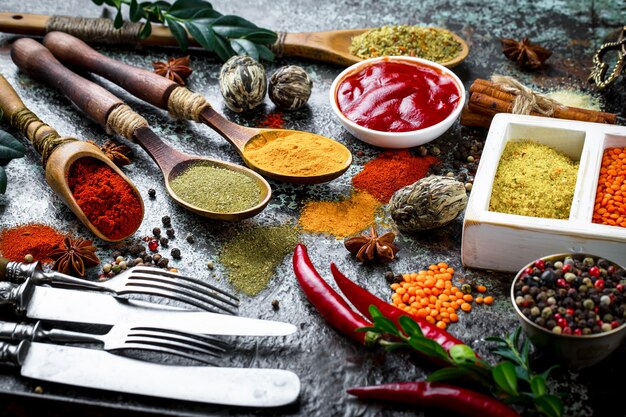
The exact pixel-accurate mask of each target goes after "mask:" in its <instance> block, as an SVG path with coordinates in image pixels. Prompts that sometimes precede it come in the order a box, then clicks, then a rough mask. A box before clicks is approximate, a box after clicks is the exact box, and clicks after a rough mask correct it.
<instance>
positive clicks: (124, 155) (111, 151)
mask: <svg viewBox="0 0 626 417" xmlns="http://www.w3.org/2000/svg"><path fill="white" fill-rule="evenodd" d="M87 142H89V143H92V144H94V145H96V146H97V147H98V148H100V150H101V151H102V152H104V154H105V155H106V156H107V158H109V159H110V160H111V161H113V163H114V164H115V165H117V166H118V167H123V166H124V165H129V164H131V163H132V160H131V159H130V156H131V154H132V152H133V151H132V149H130V148H129V147H128V146H126V145H121V144H118V143H115V142H113V141H112V140H107V141H106V142H104V145H102V146H100V145H98V144H97V143H96V142H94V141H92V140H88V141H87Z"/></svg>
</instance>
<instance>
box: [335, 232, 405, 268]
mask: <svg viewBox="0 0 626 417" xmlns="http://www.w3.org/2000/svg"><path fill="white" fill-rule="evenodd" d="M395 238H396V235H395V234H393V232H387V233H385V234H384V235H382V236H380V237H379V236H378V233H377V232H376V228H375V227H374V226H371V227H370V234H369V235H368V234H366V233H363V234H361V235H360V236H355V237H351V238H348V239H346V240H345V241H344V245H345V247H346V249H348V251H349V252H350V253H351V254H353V255H356V260H357V261H359V262H370V261H375V260H378V261H380V262H390V261H393V260H394V259H395V257H396V253H397V252H398V247H397V246H396V245H394V244H393V241H394V239H395Z"/></svg>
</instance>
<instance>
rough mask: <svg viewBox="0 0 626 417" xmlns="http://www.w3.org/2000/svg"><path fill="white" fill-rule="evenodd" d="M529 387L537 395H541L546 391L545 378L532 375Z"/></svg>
mask: <svg viewBox="0 0 626 417" xmlns="http://www.w3.org/2000/svg"><path fill="white" fill-rule="evenodd" d="M530 389H531V390H532V392H533V394H535V395H536V396H537V397H541V396H542V395H544V394H545V393H546V380H545V379H543V377H541V376H538V375H535V376H533V378H532V379H531V380H530Z"/></svg>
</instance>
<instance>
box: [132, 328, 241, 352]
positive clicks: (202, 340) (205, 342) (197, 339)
mask: <svg viewBox="0 0 626 417" xmlns="http://www.w3.org/2000/svg"><path fill="white" fill-rule="evenodd" d="M137 336H145V337H154V338H161V339H166V340H171V341H179V342H184V343H188V344H189V345H191V346H199V347H206V348H208V349H214V350H216V351H219V352H225V351H226V350H227V348H228V347H229V344H228V343H226V342H224V341H223V340H220V339H217V338H215V337H210V336H205V335H199V334H198V335H196V334H191V333H185V332H179V331H177V330H169V329H157V328H154V327H133V328H131V329H130V331H129V332H128V337H137Z"/></svg>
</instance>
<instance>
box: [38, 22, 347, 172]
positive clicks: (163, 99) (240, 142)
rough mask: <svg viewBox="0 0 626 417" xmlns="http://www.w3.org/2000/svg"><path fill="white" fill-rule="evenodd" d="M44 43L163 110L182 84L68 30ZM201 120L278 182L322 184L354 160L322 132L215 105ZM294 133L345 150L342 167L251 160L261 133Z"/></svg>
mask: <svg viewBox="0 0 626 417" xmlns="http://www.w3.org/2000/svg"><path fill="white" fill-rule="evenodd" d="M43 42H44V45H45V46H46V47H47V48H48V49H49V50H50V52H52V53H53V54H54V55H55V56H56V57H57V58H58V59H59V60H60V61H61V62H63V63H64V64H66V65H68V66H70V67H73V68H80V69H83V70H86V71H91V72H93V73H96V74H98V75H100V76H102V77H104V78H106V79H108V80H110V81H112V82H114V83H115V84H117V85H119V86H120V87H122V88H124V89H125V90H126V91H128V92H129V93H131V94H133V95H134V96H136V97H139V98H140V99H142V100H145V101H147V102H148V103H150V104H152V105H154V106H157V107H160V108H162V109H167V108H168V101H169V98H170V95H171V94H172V92H173V91H174V90H175V89H176V88H178V87H180V86H179V85H178V84H176V83H175V82H174V81H171V80H169V79H167V78H165V77H162V76H160V75H157V74H155V73H153V72H150V71H147V70H145V69H143V68H137V67H133V66H130V65H127V64H124V63H122V62H120V61H116V60H114V59H111V58H108V57H106V56H104V55H102V54H100V53H98V52H96V51H95V50H93V49H92V48H91V47H90V46H89V45H87V44H86V43H85V42H83V41H81V40H80V39H78V38H75V37H73V36H71V35H68V34H67V33H62V32H50V33H48V34H47V35H46V36H45V38H44V41H43ZM200 120H201V121H202V122H203V123H205V124H206V125H208V126H209V127H211V128H212V129H213V130H215V131H216V132H217V133H219V134H220V135H221V136H222V137H224V138H225V139H226V140H228V141H229V142H230V143H231V144H232V145H234V146H235V148H236V149H237V152H239V155H241V157H242V159H243V160H244V162H245V163H246V165H248V166H249V167H250V168H252V169H254V170H255V171H257V172H259V173H260V174H261V175H263V176H265V177H267V178H271V179H273V180H276V181H281V182H290V183H298V184H318V183H322V182H327V181H330V180H333V179H335V178H337V177H339V176H340V175H342V174H343V173H344V172H346V170H347V169H348V168H349V167H350V164H351V163H352V154H351V153H350V151H349V150H348V148H346V147H345V146H343V145H342V144H340V143H338V142H336V141H333V140H332V139H329V138H327V137H324V136H321V135H316V134H313V133H304V132H299V131H296V130H286V129H256V128H250V127H244V126H240V125H238V124H235V123H233V122H230V121H229V120H227V119H225V118H224V117H223V116H222V115H220V114H219V113H217V112H216V111H215V110H214V109H213V108H212V107H211V106H208V107H206V108H205V109H204V110H203V111H202V113H201V114H200ZM293 134H300V135H302V134H306V135H307V136H308V140H318V141H320V142H322V143H328V144H331V145H333V146H334V147H335V148H337V149H338V151H339V152H341V154H342V157H343V159H342V163H341V165H340V167H339V168H337V169H336V170H335V171H332V172H325V173H321V174H318V175H306V176H305V175H289V174H285V173H284V171H283V172H281V171H280V170H278V169H277V170H276V171H271V170H267V169H263V168H262V167H259V166H257V165H256V164H255V163H254V161H251V160H250V159H248V157H247V155H246V153H245V148H246V145H247V144H248V143H249V142H250V141H252V140H253V139H255V138H259V136H263V137H264V138H266V139H273V140H275V139H277V138H280V137H286V136H289V135H293ZM303 140H307V139H303Z"/></svg>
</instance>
